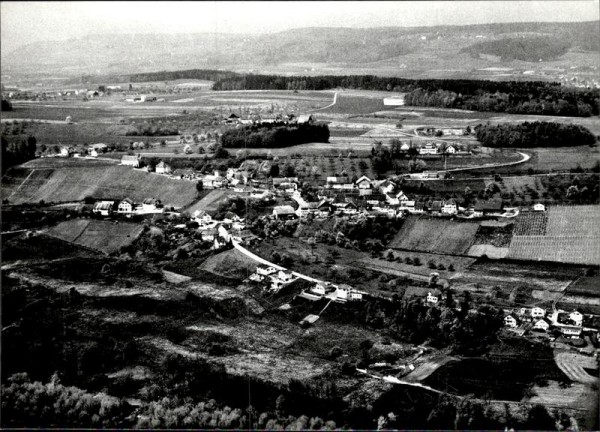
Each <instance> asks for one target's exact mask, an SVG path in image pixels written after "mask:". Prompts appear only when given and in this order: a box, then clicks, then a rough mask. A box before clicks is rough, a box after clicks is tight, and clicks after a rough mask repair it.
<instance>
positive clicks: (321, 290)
mask: <svg viewBox="0 0 600 432" xmlns="http://www.w3.org/2000/svg"><path fill="white" fill-rule="evenodd" d="M310 290H311V291H312V292H313V293H315V294H318V295H322V296H323V295H326V294H330V293H332V292H335V291H336V290H337V286H336V285H333V284H331V283H329V282H319V283H317V284H316V285H314V286H313V287H312V288H311V289H310Z"/></svg>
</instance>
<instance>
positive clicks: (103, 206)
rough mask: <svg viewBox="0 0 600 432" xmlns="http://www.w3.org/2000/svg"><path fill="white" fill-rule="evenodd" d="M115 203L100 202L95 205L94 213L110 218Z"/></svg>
mask: <svg viewBox="0 0 600 432" xmlns="http://www.w3.org/2000/svg"><path fill="white" fill-rule="evenodd" d="M113 205H114V203H113V202H112V201H98V202H96V204H95V205H94V209H93V210H92V212H94V213H96V214H100V215H101V216H110V214H111V213H112V210H113Z"/></svg>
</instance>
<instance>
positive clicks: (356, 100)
mask: <svg viewBox="0 0 600 432" xmlns="http://www.w3.org/2000/svg"><path fill="white" fill-rule="evenodd" d="M385 108H386V106H385V105H384V104H383V97H382V96H381V97H369V96H349V95H345V94H343V93H338V96H337V101H336V103H335V105H333V106H331V107H329V108H326V109H324V110H321V111H319V113H323V114H327V113H333V114H351V115H352V114H369V113H372V112H375V111H382V110H384V109H385Z"/></svg>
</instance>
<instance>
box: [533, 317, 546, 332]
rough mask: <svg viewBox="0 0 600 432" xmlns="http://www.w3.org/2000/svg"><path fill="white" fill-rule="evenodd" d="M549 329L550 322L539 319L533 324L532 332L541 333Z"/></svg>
mask: <svg viewBox="0 0 600 432" xmlns="http://www.w3.org/2000/svg"><path fill="white" fill-rule="evenodd" d="M549 328H550V321H549V320H547V319H546V318H542V319H539V320H537V321H536V322H535V324H534V325H533V328H532V329H533V330H541V331H545V332H546V331H548V329H549Z"/></svg>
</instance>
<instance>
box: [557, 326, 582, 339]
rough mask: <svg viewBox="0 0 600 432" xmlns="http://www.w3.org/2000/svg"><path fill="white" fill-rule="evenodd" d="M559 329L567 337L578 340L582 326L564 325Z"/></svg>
mask: <svg viewBox="0 0 600 432" xmlns="http://www.w3.org/2000/svg"><path fill="white" fill-rule="evenodd" d="M559 329H560V332H561V333H562V334H563V336H565V337H571V338H578V337H579V336H580V335H581V327H580V326H570V325H563V326H560V327H559Z"/></svg>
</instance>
